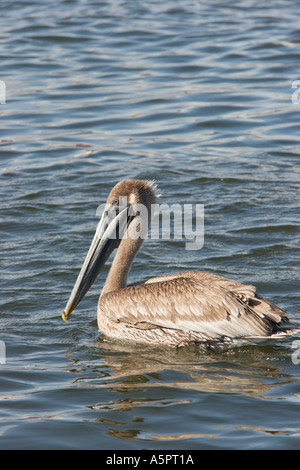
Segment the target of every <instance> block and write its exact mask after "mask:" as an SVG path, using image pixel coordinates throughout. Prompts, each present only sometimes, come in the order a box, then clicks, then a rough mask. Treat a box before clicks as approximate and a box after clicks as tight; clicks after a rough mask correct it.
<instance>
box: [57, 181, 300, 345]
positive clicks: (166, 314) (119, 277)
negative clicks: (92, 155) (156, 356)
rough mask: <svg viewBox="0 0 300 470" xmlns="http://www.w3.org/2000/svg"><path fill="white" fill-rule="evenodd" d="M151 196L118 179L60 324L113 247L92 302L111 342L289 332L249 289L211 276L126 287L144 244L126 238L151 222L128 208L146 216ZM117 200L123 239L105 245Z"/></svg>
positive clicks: (148, 187)
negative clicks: (122, 216) (109, 263)
mask: <svg viewBox="0 0 300 470" xmlns="http://www.w3.org/2000/svg"><path fill="white" fill-rule="evenodd" d="M155 190H156V189H155V186H154V185H153V183H151V182H148V181H141V180H125V181H121V182H119V183H118V184H117V185H116V186H115V187H114V188H113V190H112V191H111V193H110V195H109V197H108V199H107V206H106V207H107V211H106V212H105V213H104V215H103V216H102V219H101V221H100V224H99V227H98V229H97V232H96V235H95V238H94V240H93V242H92V245H91V248H90V251H89V253H88V256H87V258H86V261H85V263H84V265H83V268H82V271H81V273H80V275H79V277H78V280H77V282H76V284H75V286H74V289H73V292H72V294H71V297H70V299H69V302H68V304H67V307H66V310H65V312H64V314H63V317H64V319H67V318H68V316H69V315H70V313H71V311H72V310H73V309H74V308H75V306H76V305H77V304H78V303H79V301H80V300H81V298H82V297H83V296H84V294H85V293H86V291H87V290H88V288H89V287H90V285H91V283H92V282H93V280H94V279H95V278H96V276H97V273H98V271H99V270H100V269H101V267H102V266H103V265H104V263H105V261H106V259H107V258H108V256H109V254H110V253H111V252H112V251H113V249H114V248H117V252H116V255H115V257H114V260H113V263H112V266H111V269H110V271H109V274H108V277H107V279H106V282H105V285H104V288H103V290H102V292H101V295H100V298H99V302H98V316H97V318H98V326H99V329H100V330H101V331H102V332H103V333H105V334H106V335H108V336H110V337H113V338H120V339H128V340H134V341H138V342H145V343H151V344H165V345H170V346H180V345H187V344H191V343H203V342H204V343H205V342H211V341H232V340H234V339H238V338H248V339H249V338H257V337H273V336H276V335H278V334H289V333H293V332H294V330H288V329H287V328H284V327H282V326H281V324H282V323H284V322H286V321H287V314H286V312H284V311H283V310H281V309H280V308H279V307H277V306H276V305H274V304H272V303H270V302H268V301H267V300H265V299H262V298H260V297H259V296H258V295H257V294H256V289H255V287H254V286H251V285H244V284H240V283H239V282H236V281H232V280H229V279H226V278H224V277H221V276H217V275H215V274H210V273H206V272H199V271H187V272H179V273H177V274H173V275H169V276H162V277H157V278H152V279H149V280H148V281H146V282H144V283H138V284H136V285H131V286H127V276H128V273H129V270H130V267H131V264H132V262H133V260H134V258H135V255H136V254H137V252H138V250H139V248H140V247H141V245H142V241H143V240H142V238H136V237H133V236H132V235H133V234H135V233H137V231H138V230H140V231H143V228H145V227H144V226H148V224H149V223H150V218H148V220H145V218H144V219H143V218H142V217H141V215H140V214H139V213H138V211H137V210H135V209H136V207H137V204H143V205H144V206H146V207H147V208H148V214H150V206H151V204H154V203H155V201H156V197H155V196H156V195H155ZM124 196H125V197H126V201H127V203H128V205H127V210H128V206H130V209H131V212H129V213H131V216H130V217H128V218H127V226H126V228H125V229H124V233H123V235H121V236H119V238H118V239H116V240H114V241H111V240H109V237H108V235H109V233H110V230H112V227H113V224H118V227H119V226H120V225H121V224H120V223H119V218H120V214H121V212H122V210H123V209H122V208H121V206H120V201H121V199H120V197H124ZM112 208H115V209H117V214H119V216H118V215H117V216H116V217H115V218H113V217H112V216H110V211H111V209H112ZM120 232H121V229H120ZM140 233H142V232H140ZM119 235H120V234H119ZM99 260H100V261H99ZM91 273H92V274H91ZM90 277H91V279H90Z"/></svg>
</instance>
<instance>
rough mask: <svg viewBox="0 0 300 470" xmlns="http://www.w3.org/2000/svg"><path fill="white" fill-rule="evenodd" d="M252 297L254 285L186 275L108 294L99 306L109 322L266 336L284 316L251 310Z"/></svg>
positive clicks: (190, 274)
mask: <svg viewBox="0 0 300 470" xmlns="http://www.w3.org/2000/svg"><path fill="white" fill-rule="evenodd" d="M256 298H257V297H256V296H255V288H254V287H253V286H246V285H243V284H240V283H236V282H235V281H230V280H228V279H224V278H222V277H220V276H216V275H211V274H207V273H198V272H194V271H190V272H187V273H179V274H177V275H174V276H166V277H165V278H163V277H162V278H156V279H155V278H154V279H151V280H149V281H147V282H146V283H144V284H138V285H134V286H129V287H126V288H124V289H120V290H118V291H115V292H110V293H108V294H105V295H104V296H103V297H101V298H100V302H99V306H100V308H101V310H103V313H104V312H105V316H106V317H108V318H109V319H110V320H111V321H114V322H124V323H125V324H126V326H132V327H135V328H151V327H152V328H153V327H161V328H170V329H175V330H182V331H187V332H192V331H193V332H197V333H202V334H205V335H208V336H210V337H212V338H218V337H221V336H228V337H245V336H266V335H270V334H272V332H273V331H274V326H275V323H277V322H278V321H280V319H281V315H284V314H285V312H283V311H281V312H282V313H281V314H279V313H278V312H270V315H268V312H267V313H265V312H263V311H262V310H261V309H259V308H258V309H257V308H256V310H255V308H254V307H255V306H254V307H253V306H251V301H252V302H253V301H254V299H256ZM264 302H266V304H268V305H269V303H268V302H267V301H264ZM257 303H258V304H259V300H257ZM259 305H260V304H259ZM270 305H271V304H270ZM269 309H270V308H269Z"/></svg>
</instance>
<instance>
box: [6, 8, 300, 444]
mask: <svg viewBox="0 0 300 470" xmlns="http://www.w3.org/2000/svg"><path fill="white" fill-rule="evenodd" d="M298 10H299V5H298V2H297V1H296V0H294V1H290V0H275V1H273V2H266V1H262V2H259V1H255V0H252V1H251V0H242V1H234V0H232V1H227V2H226V1H225V2H224V1H223V2H220V1H216V0H213V1H197V0H187V1H184V0H178V1H171V0H166V1H164V2H161V1H156V0H151V1H150V0H149V1H146V0H141V1H138V2H137V1H133V0H124V1H120V0H107V1H91V0H73V1H71V0H70V1H67V0H66V1H63V0H52V1H50V0H49V1H42V2H38V1H30V0H28V1H25V0H24V1H21V0H20V1H5V0H2V1H1V17H0V55H1V69H0V79H1V80H2V82H1V83H2V86H3V82H5V85H6V103H5V104H4V103H3V99H2V104H0V119H1V136H0V152H1V160H0V170H1V185H0V191H1V195H0V197H1V207H2V211H1V220H0V229H1V247H2V248H1V262H2V264H1V266H2V268H1V284H0V289H1V336H0V339H1V341H2V342H4V343H5V346H6V356H5V359H6V361H5V364H3V363H2V364H0V393H1V403H0V432H1V436H0V447H1V448H2V449H17V448H18V449H19V448H22V449H32V448H35V449H43V448H52V449H76V448H80V449H132V450H133V449H173V450H178V449H264V448H272V449H275V448H276V449H287V448H293V449H295V448H299V447H300V425H299V423H300V419H299V416H300V414H299V412H300V407H299V401H300V381H299V376H300V364H299V360H298V358H300V350H299V349H297V347H296V346H297V344H296V343H295V341H296V340H297V338H298V340H299V339H300V337H299V336H298V337H297V336H296V337H292V338H281V339H277V340H276V341H272V342H264V341H263V342H260V343H257V344H251V345H244V346H237V347H235V348H232V349H228V350H225V351H220V352H217V351H211V352H203V351H200V350H197V349H195V348H181V349H178V350H173V349H169V348H164V347H155V348H154V347H149V346H148V347H146V346H142V345H134V344H127V343H118V342H113V341H109V340H108V339H107V338H104V337H103V335H101V333H99V332H98V330H97V325H96V304H97V297H98V295H99V292H100V290H101V286H102V285H103V282H104V279H105V276H106V275H107V272H108V267H107V268H106V269H105V270H104V271H103V272H102V273H101V274H100V276H99V279H98V280H97V282H96V283H95V285H94V286H93V288H92V289H91V291H90V292H89V294H88V295H87V296H86V298H85V299H84V300H83V301H82V303H81V304H80V306H78V308H77V309H76V311H75V312H74V313H73V314H72V317H71V319H70V321H69V322H68V323H64V322H63V321H62V319H61V313H62V310H63V308H64V306H65V304H66V301H67V299H68V297H69V294H70V291H71V288H72V286H73V284H74V281H75V279H76V276H77V274H78V270H79V269H80V266H81V263H82V261H83V258H84V256H85V254H86V252H87V249H88V246H89V243H90V241H91V238H92V236H93V233H94V229H95V227H96V223H97V220H98V219H97V217H96V209H97V207H98V205H99V204H101V203H103V202H104V200H105V199H106V197H107V194H108V192H109V190H110V189H111V187H112V186H113V185H114V184H115V183H116V182H117V181H118V180H120V179H122V178H150V179H156V180H157V183H158V185H159V188H160V191H161V193H162V198H161V202H165V203H173V202H177V203H201V204H204V206H205V242H204V247H203V248H202V249H201V250H196V251H195V250H194V251H188V250H186V249H185V244H184V242H183V241H178V240H170V241H168V240H162V241H159V240H147V241H146V242H145V243H144V246H143V249H142V251H141V252H140V253H139V255H138V257H137V259H136V262H135V264H134V267H133V269H132V272H131V276H130V280H131V281H138V280H140V279H145V278H147V277H151V276H153V275H159V274H167V273H173V272H176V271H180V270H185V269H201V270H206V271H208V272H215V273H217V274H220V275H224V276H227V277H231V278H233V279H236V280H239V281H242V282H246V283H250V284H254V285H256V286H257V288H258V290H259V292H260V294H261V295H264V296H265V297H267V298H269V299H270V300H272V301H273V302H275V303H277V304H279V305H280V306H281V307H282V308H284V309H286V310H287V311H288V312H289V315H290V318H291V320H292V323H293V324H294V325H296V326H299V325H300V314H299V299H298V294H299V251H297V250H298V247H299V238H300V237H299V164H298V161H299V154H300V140H299V135H300V129H299V122H300V105H297V103H295V104H293V102H292V93H293V92H294V91H295V90H294V89H293V88H292V83H293V81H295V80H297V79H300V71H299V60H300V52H299V51H300V50H299V46H300V44H299V42H300V40H299V39H300V23H299V15H298ZM4 343H1V345H2V349H3V344H4ZM2 353H3V351H2ZM298 353H299V355H298ZM1 360H2V362H4V361H3V354H2V357H1Z"/></svg>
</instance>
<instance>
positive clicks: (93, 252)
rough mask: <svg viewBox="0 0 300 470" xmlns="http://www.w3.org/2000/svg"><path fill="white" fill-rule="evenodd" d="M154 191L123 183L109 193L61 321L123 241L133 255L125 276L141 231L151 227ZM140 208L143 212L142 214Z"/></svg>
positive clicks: (147, 186)
mask: <svg viewBox="0 0 300 470" xmlns="http://www.w3.org/2000/svg"><path fill="white" fill-rule="evenodd" d="M155 189H156V186H155V185H154V182H152V181H144V180H123V181H120V182H119V183H117V184H116V186H115V187H114V188H113V189H112V190H111V192H110V194H109V196H108V198H107V201H106V204H105V207H104V211H103V214H102V217H101V219H100V222H99V224H98V227H97V229H96V233H95V235H94V238H93V241H92V243H91V246H90V248H89V251H88V254H87V256H86V258H85V261H84V263H83V265H82V268H81V271H80V273H79V276H78V278H77V280H76V282H75V285H74V287H73V290H72V293H71V295H70V298H69V300H68V303H67V305H66V308H65V310H64V312H63V315H62V317H63V319H64V320H65V321H67V320H68V318H69V316H70V314H71V312H72V311H73V310H74V308H75V307H76V306H77V305H78V303H79V302H80V301H81V299H82V298H83V297H84V296H85V294H86V293H87V291H88V290H89V288H90V287H91V285H92V284H93V282H94V281H95V279H96V277H97V275H98V274H99V272H100V271H101V269H102V268H103V266H104V264H105V262H106V260H107V259H108V257H109V256H110V255H111V253H112V252H113V251H114V249H115V248H118V247H119V246H120V244H122V243H124V242H125V241H126V240H129V242H128V243H127V250H128V251H130V250H131V251H132V257H131V258H132V259H131V260H130V262H129V263H128V266H127V273H128V271H129V269H130V265H131V263H132V261H133V258H134V255H135V254H136V251H137V250H138V249H139V247H140V245H141V244H142V241H143V238H144V236H143V235H144V232H143V230H145V229H147V228H148V224H149V223H150V218H151V205H152V204H155V202H156V195H155ZM142 208H143V209H144V210H141V209H142ZM130 245H131V246H130Z"/></svg>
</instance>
